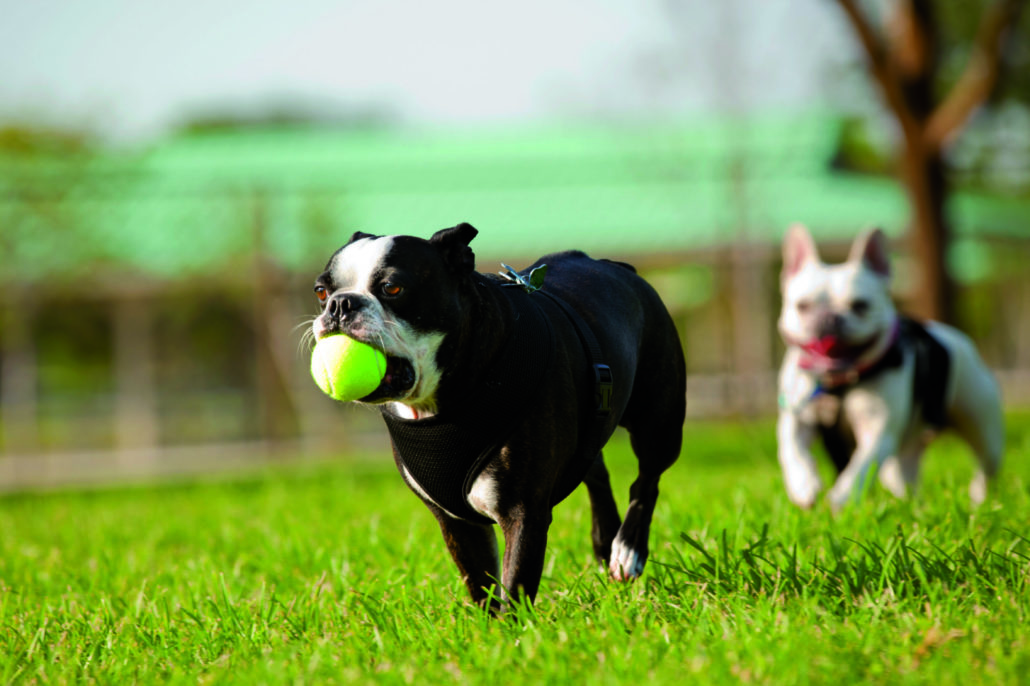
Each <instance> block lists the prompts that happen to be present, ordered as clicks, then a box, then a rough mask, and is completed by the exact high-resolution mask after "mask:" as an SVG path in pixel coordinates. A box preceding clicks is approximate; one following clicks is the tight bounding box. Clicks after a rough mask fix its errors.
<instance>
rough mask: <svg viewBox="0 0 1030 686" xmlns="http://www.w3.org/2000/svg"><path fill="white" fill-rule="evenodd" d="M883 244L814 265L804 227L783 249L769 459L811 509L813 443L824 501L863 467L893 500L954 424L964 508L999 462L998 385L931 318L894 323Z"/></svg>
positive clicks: (839, 494) (847, 489)
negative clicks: (960, 448) (828, 462)
mask: <svg viewBox="0 0 1030 686" xmlns="http://www.w3.org/2000/svg"><path fill="white" fill-rule="evenodd" d="M889 277H890V266H889V263H888V255H887V246H886V239H885V237H884V235H883V232H881V231H880V230H879V229H875V230H872V231H867V232H866V233H864V234H862V235H861V236H859V237H858V238H857V239H856V240H855V242H854V244H853V245H852V247H851V253H850V255H849V257H848V260H847V261H846V262H844V263H843V264H838V265H827V264H824V263H823V262H822V261H821V260H820V258H819V253H818V251H817V250H816V246H815V243H814V242H813V241H812V237H811V235H810V234H809V233H808V230H807V229H805V228H804V227H803V226H801V225H795V226H793V227H791V229H790V231H789V232H788V234H787V236H786V239H785V240H784V243H783V273H782V277H781V289H782V292H783V309H782V311H781V314H780V320H779V329H780V333H781V335H782V336H783V340H784V342H785V343H786V344H787V353H786V356H785V357H784V360H783V366H782V367H781V369H780V379H779V388H780V413H779V423H778V425H777V438H778V441H779V460H780V466H781V467H782V469H783V477H784V481H785V484H786V487H787V495H788V496H789V497H790V499H791V501H793V502H794V503H795V504H797V505H800V506H801V507H811V506H812V505H813V504H814V503H815V500H816V496H817V495H818V494H819V491H820V490H821V489H822V483H821V481H820V479H819V476H818V474H817V472H816V465H815V460H814V459H813V457H812V454H811V452H810V450H809V446H810V444H811V442H812V440H813V439H814V438H815V437H816V436H817V435H818V436H820V437H821V438H822V439H823V441H824V443H825V445H826V448H827V452H828V453H829V454H830V456H831V458H832V459H833V462H834V465H835V466H836V467H837V470H838V477H837V480H836V482H835V483H834V484H833V487H832V488H831V489H830V491H829V494H828V497H829V500H830V504H831V505H832V506H833V507H834V508H839V507H841V506H842V505H844V504H845V503H846V502H848V501H849V500H852V499H854V498H856V497H857V496H858V494H859V493H860V492H861V491H862V489H863V488H864V484H865V481H866V477H867V475H868V473H869V472H870V470H873V469H874V468H877V467H878V468H879V477H880V482H881V483H882V484H883V485H884V486H885V487H886V488H887V489H888V490H889V491H890V492H891V493H893V494H895V495H897V496H899V497H901V496H904V495H905V494H906V493H907V492H909V491H910V490H911V489H912V488H913V487H914V486H915V484H916V482H917V479H918V476H919V462H920V458H921V457H922V454H923V450H924V449H925V448H926V446H927V444H928V443H929V442H930V440H931V439H932V438H933V437H934V436H935V435H936V433H937V431H938V430H940V429H943V428H953V429H954V430H955V431H956V432H957V433H958V434H959V435H960V436H961V437H962V438H963V439H965V441H966V442H967V443H968V444H969V446H970V447H971V448H972V449H973V453H974V454H975V456H976V459H977V462H978V463H979V467H980V470H979V472H978V473H977V475H976V477H975V478H974V480H973V482H972V483H971V484H970V487H969V494H970V497H971V498H972V500H973V502H974V503H979V502H981V501H982V500H983V499H984V497H985V496H986V493H987V485H988V482H989V480H990V479H991V478H992V477H994V475H995V474H996V473H997V471H998V469H999V468H1000V466H1001V460H1002V450H1003V446H1004V437H1005V432H1004V426H1003V419H1002V410H1001V398H1000V394H999V391H998V385H997V383H996V382H995V380H994V377H993V376H992V375H991V373H990V371H989V370H988V369H987V367H986V365H985V364H984V362H983V360H981V359H980V356H979V354H978V353H977V351H976V348H975V346H974V345H973V343H972V341H970V340H969V338H968V337H967V336H965V335H964V334H962V333H961V332H960V331H958V330H956V329H954V328H952V327H950V326H946V325H944V324H940V323H937V322H927V323H925V324H920V323H918V322H915V321H913V320H911V319H908V318H907V317H904V316H901V315H899V314H898V312H897V311H896V310H895V308H894V305H893V303H892V301H891V297H890V291H889V282H890V279H889Z"/></svg>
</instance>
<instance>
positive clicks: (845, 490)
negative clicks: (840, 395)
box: [827, 377, 907, 510]
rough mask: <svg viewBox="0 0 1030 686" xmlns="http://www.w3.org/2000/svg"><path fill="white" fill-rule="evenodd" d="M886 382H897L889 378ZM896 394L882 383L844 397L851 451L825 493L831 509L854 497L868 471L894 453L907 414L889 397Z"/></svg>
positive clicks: (858, 496) (867, 475) (844, 503)
mask: <svg viewBox="0 0 1030 686" xmlns="http://www.w3.org/2000/svg"><path fill="white" fill-rule="evenodd" d="M898 378H900V377H898ZM890 383H893V384H896V383H897V381H896V379H891V380H890ZM885 384H886V382H885ZM885 388H886V390H884V389H885ZM900 397H902V396H901V393H900V392H899V391H898V390H897V389H896V388H892V387H890V386H886V385H885V386H884V387H882V388H881V387H877V388H872V389H856V390H854V391H852V392H851V393H849V394H848V395H847V396H846V397H845V399H844V407H843V411H844V412H845V413H846V414H847V418H848V422H849V423H850V425H851V426H852V427H853V428H854V431H855V452H854V453H853V454H852V455H851V460H850V461H849V462H848V464H847V466H846V467H845V468H844V470H843V471H841V473H840V475H839V476H838V477H837V481H836V482H835V483H834V484H833V487H832V488H831V489H830V492H829V493H828V494H827V497H828V498H829V500H830V505H831V506H832V507H833V509H834V510H839V509H840V508H842V507H843V506H844V505H846V504H847V503H848V502H849V501H851V500H858V499H859V498H860V497H861V495H862V493H863V492H864V490H865V488H866V486H867V484H868V477H869V476H870V472H871V471H874V468H876V469H879V467H880V466H881V465H882V464H883V463H884V462H885V461H886V460H887V458H889V457H891V456H892V455H895V454H896V453H897V450H898V441H897V437H898V436H900V435H901V433H902V431H901V429H902V427H901V424H902V423H903V422H904V421H906V419H907V413H906V412H905V408H904V407H902V406H900V403H898V402H894V403H892V402H891V400H892V399H897V398H900ZM874 473H875V472H874Z"/></svg>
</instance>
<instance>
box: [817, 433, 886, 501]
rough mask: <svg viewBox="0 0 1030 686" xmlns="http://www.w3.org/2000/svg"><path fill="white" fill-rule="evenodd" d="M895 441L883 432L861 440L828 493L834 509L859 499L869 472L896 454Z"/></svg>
mask: <svg viewBox="0 0 1030 686" xmlns="http://www.w3.org/2000/svg"><path fill="white" fill-rule="evenodd" d="M895 447H896V446H895V441H894V440H893V439H892V438H891V437H890V436H888V435H885V434H881V435H879V436H876V437H874V438H870V439H867V440H865V441H862V440H861V439H860V440H859V444H858V447H857V448H856V449H855V453H854V454H853V455H852V456H851V461H850V462H848V466H847V467H845V468H844V471H842V472H841V473H840V476H838V477H837V481H836V482H835V483H834V484H833V488H831V489H830V492H829V493H828V494H827V497H828V498H829V500H830V505H831V506H832V507H833V509H834V510H835V511H836V510H840V509H841V508H842V507H844V506H845V505H846V504H847V503H848V502H849V501H851V500H858V499H859V498H860V497H861V495H862V493H863V492H864V491H865V488H866V485H867V482H868V478H869V472H870V471H871V470H872V469H873V467H876V468H879V467H880V465H882V464H883V463H884V461H885V460H886V459H887V458H888V457H890V456H891V455H893V454H894V452H895Z"/></svg>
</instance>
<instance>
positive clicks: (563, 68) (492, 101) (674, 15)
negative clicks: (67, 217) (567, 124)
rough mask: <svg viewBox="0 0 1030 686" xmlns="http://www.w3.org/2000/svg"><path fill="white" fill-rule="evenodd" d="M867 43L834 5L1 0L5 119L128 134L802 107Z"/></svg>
mask: <svg viewBox="0 0 1030 686" xmlns="http://www.w3.org/2000/svg"><path fill="white" fill-rule="evenodd" d="M857 54H858V53H857V49H856V46H855V43H854V40H853V38H852V36H851V34H850V30H849V28H848V27H847V25H846V23H845V21H844V18H843V16H842V15H841V12H840V10H839V8H838V7H837V6H836V3H834V2H831V1H829V0H722V1H721V2H710V1H708V0H523V1H522V2H520V3H497V2H489V1H487V0H478V1H477V0H437V1H435V2H429V1H422V2H419V1H417V0H337V1H335V2H333V1H330V0H293V1H292V2H266V1H264V0H254V1H253V2H247V3H242V2H238V1H230V0H177V1H176V2H174V3H173V2H164V1H163V0H158V1H153V2H146V1H140V0H33V1H32V2H28V1H26V0H0V121H7V122H10V121H23V122H24V121H30V122H36V123H42V124H45V125H48V126H65V127H72V128H86V129H88V130H92V131H94V132H97V133H100V134H102V135H105V136H109V137H111V138H115V139H127V140H135V139H141V138H142V139H146V138H154V137H159V136H161V135H163V134H164V133H166V132H167V131H169V130H171V129H172V128H174V127H175V126H177V125H180V124H181V123H182V122H184V121H185V120H187V119H189V118H190V117H195V116H198V115H206V114H211V113H214V112H225V111H233V112H244V111H248V110H249V111H255V110H261V109H262V108H264V109H266V110H267V109H268V108H269V107H271V106H277V107H283V106H285V107H294V108H305V109H307V110H318V111H320V112H322V113H325V114H326V115H327V117H332V116H340V115H344V114H346V113H347V112H354V111H363V110H375V111H380V112H383V113H386V114H388V115H389V117H390V118H391V120H393V121H395V122H397V123H399V124H402V125H407V126H437V127H439V126H479V125H498V124H509V123H512V122H538V121H549V120H567V119H577V118H579V119H583V118H668V117H678V116H685V115H689V114H691V113H697V112H711V111H717V112H727V111H728V112H740V111H745V112H746V111H752V110H755V109H760V108H767V109H781V110H782V109H804V108H809V107H814V106H819V105H825V104H826V103H827V102H828V101H840V100H842V99H846V97H845V96H842V87H841V83H842V79H844V80H845V81H846V80H847V78H852V79H855V82H856V83H858V79H856V78H855V77H847V78H845V77H846V74H847V73H848V69H847V65H848V64H850V63H853V61H854V60H855V59H856V55H857ZM852 71H853V70H852ZM842 75H845V76H842ZM857 88H858V89H861V84H858V85H857ZM859 100H861V98H859Z"/></svg>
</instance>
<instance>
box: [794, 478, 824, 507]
mask: <svg viewBox="0 0 1030 686" xmlns="http://www.w3.org/2000/svg"><path fill="white" fill-rule="evenodd" d="M822 490H823V482H822V481H820V480H819V479H818V478H816V477H811V476H805V477H802V478H796V479H794V480H793V481H788V482H787V497H788V498H790V502H792V503H794V504H795V505H797V506H798V507H801V508H804V509H806V510H808V509H811V507H812V506H813V505H815V501H816V498H818V497H819V492H820V491H822Z"/></svg>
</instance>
